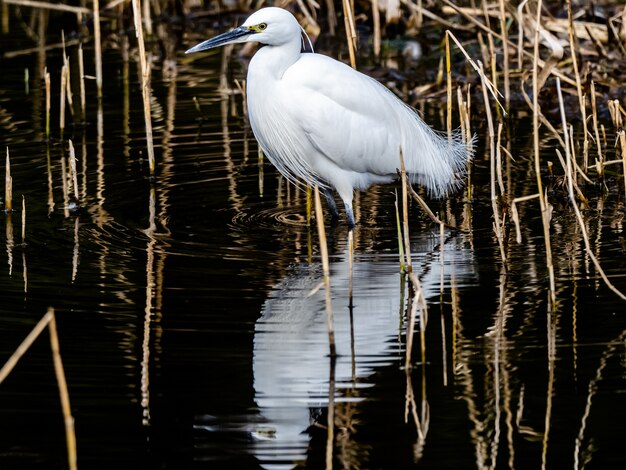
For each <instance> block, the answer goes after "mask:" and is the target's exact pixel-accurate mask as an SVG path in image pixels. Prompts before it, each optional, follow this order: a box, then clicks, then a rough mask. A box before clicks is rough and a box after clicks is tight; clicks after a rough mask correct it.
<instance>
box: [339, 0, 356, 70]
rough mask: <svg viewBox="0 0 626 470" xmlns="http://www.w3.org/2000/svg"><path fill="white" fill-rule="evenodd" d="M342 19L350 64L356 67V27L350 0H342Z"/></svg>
mask: <svg viewBox="0 0 626 470" xmlns="http://www.w3.org/2000/svg"><path fill="white" fill-rule="evenodd" d="M342 5H343V19H344V27H345V30H346V39H347V41H348V53H349V54H350V65H351V66H352V68H353V69H356V38H357V35H356V27H355V25H354V11H353V10H352V5H351V3H350V0H342Z"/></svg>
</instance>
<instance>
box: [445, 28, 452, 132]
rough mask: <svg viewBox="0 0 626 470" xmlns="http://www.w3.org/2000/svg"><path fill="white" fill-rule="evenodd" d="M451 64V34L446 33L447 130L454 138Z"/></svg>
mask: <svg viewBox="0 0 626 470" xmlns="http://www.w3.org/2000/svg"><path fill="white" fill-rule="evenodd" d="M451 68H452V67H451V65H450V36H449V35H448V34H446V98H447V99H446V111H447V113H446V130H447V131H448V140H450V141H451V140H452V70H451Z"/></svg>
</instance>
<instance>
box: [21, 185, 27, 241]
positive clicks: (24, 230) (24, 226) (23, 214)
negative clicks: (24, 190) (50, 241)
mask: <svg viewBox="0 0 626 470" xmlns="http://www.w3.org/2000/svg"><path fill="white" fill-rule="evenodd" d="M22 246H26V198H25V197H24V195H23V194H22Z"/></svg>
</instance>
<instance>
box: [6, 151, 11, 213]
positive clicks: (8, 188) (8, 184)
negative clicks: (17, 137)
mask: <svg viewBox="0 0 626 470" xmlns="http://www.w3.org/2000/svg"><path fill="white" fill-rule="evenodd" d="M4 212H6V213H7V214H8V213H11V212H13V178H12V177H11V159H10V157H9V147H7V158H6V167H5V180H4Z"/></svg>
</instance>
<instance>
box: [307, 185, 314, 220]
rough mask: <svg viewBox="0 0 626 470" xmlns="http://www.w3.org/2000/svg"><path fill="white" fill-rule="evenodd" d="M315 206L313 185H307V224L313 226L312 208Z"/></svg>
mask: <svg viewBox="0 0 626 470" xmlns="http://www.w3.org/2000/svg"><path fill="white" fill-rule="evenodd" d="M312 208H313V197H312V189H311V185H310V184H307V185H306V226H307V227H310V226H311V210H312Z"/></svg>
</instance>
